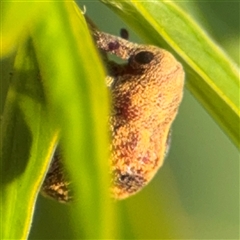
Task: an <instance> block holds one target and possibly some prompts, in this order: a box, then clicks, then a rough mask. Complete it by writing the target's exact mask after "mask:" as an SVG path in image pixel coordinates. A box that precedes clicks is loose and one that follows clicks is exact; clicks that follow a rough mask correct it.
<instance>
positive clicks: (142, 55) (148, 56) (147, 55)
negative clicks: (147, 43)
mask: <svg viewBox="0 0 240 240" xmlns="http://www.w3.org/2000/svg"><path fill="white" fill-rule="evenodd" d="M153 58H154V55H153V53H152V52H149V51H142V52H139V53H137V54H136V56H135V58H134V59H135V61H136V62H137V63H140V64H148V63H150V62H151V61H152V59H153Z"/></svg>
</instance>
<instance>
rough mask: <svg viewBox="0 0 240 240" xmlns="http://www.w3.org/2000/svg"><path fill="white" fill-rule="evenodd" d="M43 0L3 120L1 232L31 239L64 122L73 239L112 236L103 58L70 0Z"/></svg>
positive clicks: (21, 54)
mask: <svg viewBox="0 0 240 240" xmlns="http://www.w3.org/2000/svg"><path fill="white" fill-rule="evenodd" d="M11 4H13V5H14V2H12V3H11ZM39 4H40V5H41V9H42V10H41V11H40V12H37V13H36V16H35V21H34V24H31V22H27V23H28V25H27V26H28V27H27V28H26V29H24V33H23V35H24V36H21V38H22V39H23V40H22V41H19V48H18V52H17V57H16V60H15V65H14V75H13V80H12V81H11V84H10V88H9V91H8V97H7V100H6V103H5V110H4V114H3V123H2V126H1V127H2V128H1V129H3V135H2V146H1V150H2V151H1V152H2V156H1V173H0V174H1V180H2V181H1V203H2V209H4V213H3V218H2V219H1V220H2V229H3V231H2V236H1V237H2V239H8V238H11V239H26V238H27V236H28V233H29V230H30V226H31V221H32V215H33V212H34V206H35V201H36V198H37V195H38V192H39V189H40V186H41V183H42V181H43V180H44V176H45V174H46V171H47V169H48V166H49V164H50V160H51V156H52V153H53V150H54V147H55V146H56V143H57V140H58V132H59V130H58V129H59V128H60V130H61V138H62V147H63V150H64V153H65V158H64V160H65V164H66V168H67V170H68V171H69V174H70V176H71V179H72V182H73V184H74V187H75V188H74V190H75V195H74V197H75V201H74V202H73V203H72V204H71V206H70V209H71V216H72V217H71V219H72V221H71V224H72V226H73V229H74V234H75V236H74V238H76V239H80V238H112V237H114V232H113V231H114V221H113V214H112V213H113V207H112V206H113V203H112V200H111V199H110V197H109V189H108V185H109V173H108V172H109V166H108V160H107V159H108V148H109V147H108V146H109V141H108V130H107V129H108V125H107V116H108V115H109V109H108V106H109V105H108V97H107V89H106V86H105V80H104V78H105V77H104V76H105V75H104V71H103V68H102V65H101V61H100V59H99V56H98V54H97V52H96V50H95V47H94V45H93V43H92V39H91V36H90V34H89V32H88V29H87V25H86V23H85V20H84V18H83V16H82V13H81V12H80V11H79V10H78V8H77V7H76V5H75V4H74V3H73V2H68V3H67V2H51V3H47V2H46V3H43V2H41V3H39ZM12 7H13V8H14V9H15V6H12ZM29 14H30V15H31V14H32V13H29ZM24 15H25V13H24V12H22V14H21V16H19V18H21V17H22V19H21V20H22V21H24V19H25V16H24ZM6 19H9V18H6ZM26 21H27V20H26ZM28 21H30V19H28ZM6 24H7V23H6ZM13 31H15V30H13ZM5 37H7V36H5V35H4V36H3V38H4V39H5ZM12 38H15V34H12ZM24 39H27V41H24ZM12 40H13V39H11V41H12ZM11 41H10V42H11ZM93 66H94V67H93ZM93 229H94V231H93Z"/></svg>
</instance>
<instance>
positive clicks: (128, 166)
mask: <svg viewBox="0 0 240 240" xmlns="http://www.w3.org/2000/svg"><path fill="white" fill-rule="evenodd" d="M90 28H91V29H92V33H93V38H94V40H95V42H96V45H97V47H98V48H99V50H101V51H102V52H103V59H104V60H105V64H106V68H107V70H108V73H109V75H108V76H107V84H108V86H109V87H110V89H111V95H112V114H111V116H110V130H111V131H110V132H111V141H112V142H111V174H112V188H111V192H112V195H113V197H114V198H116V199H123V198H126V197H128V196H131V195H132V194H135V193H136V192H138V191H139V190H141V189H142V188H143V187H144V186H145V185H146V184H147V183H148V182H149V181H150V180H151V179H152V178H153V176H154V175H155V173H156V172H157V170H158V169H159V168H160V167H161V166H162V164H163V161H164V157H165V155H166V153H167V150H168V148H169V139H170V137H169V135H170V129H171V124H172V122H173V120H174V119H175V117H176V114H177V111H178V107H179V104H180V102H181V99H182V95H183V87H184V71H183V68H182V66H181V64H180V63H179V62H178V61H177V60H176V59H175V58H174V57H173V56H172V54H170V53H169V52H167V51H165V50H163V49H160V48H158V47H155V46H149V45H140V44H135V43H131V42H129V41H127V40H125V39H122V38H119V37H116V36H113V35H110V34H106V33H103V32H99V31H97V30H96V29H95V28H94V27H93V26H92V25H90ZM106 53H111V54H114V55H116V56H118V57H120V58H122V59H126V60H127V63H126V64H122V65H120V64H117V63H115V62H111V61H108V60H107V56H106ZM42 192H44V193H45V194H46V195H48V196H50V197H52V198H55V199H57V200H59V201H62V202H67V201H69V200H70V199H71V197H72V196H71V195H70V194H69V187H68V181H66V178H65V177H64V171H63V168H62V164H61V159H60V158H59V157H58V155H57V154H55V156H54V159H53V163H52V166H51V167H50V170H49V172H48V174H47V176H46V179H45V181H44V184H43V187H42Z"/></svg>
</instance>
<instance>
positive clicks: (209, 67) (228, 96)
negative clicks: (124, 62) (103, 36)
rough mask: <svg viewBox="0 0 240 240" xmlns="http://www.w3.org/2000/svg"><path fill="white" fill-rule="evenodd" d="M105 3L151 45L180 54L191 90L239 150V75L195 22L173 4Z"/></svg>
mask: <svg viewBox="0 0 240 240" xmlns="http://www.w3.org/2000/svg"><path fill="white" fill-rule="evenodd" d="M102 2H103V3H105V4H106V5H107V6H108V7H110V8H111V9H113V10H114V11H115V12H116V13H117V14H119V16H120V17H121V18H122V19H123V20H124V21H126V22H127V23H128V24H129V26H131V27H132V28H133V29H134V30H135V31H136V32H137V33H139V34H140V35H141V36H142V37H143V38H144V39H145V40H146V41H147V42H149V43H152V44H155V45H158V46H160V47H163V48H166V49H168V50H170V51H175V52H176V53H177V54H178V56H179V57H180V58H181V62H182V63H183V65H184V68H185V71H186V73H187V75H186V79H187V87H188V88H189V90H190V91H191V92H192V94H193V95H194V96H195V97H196V98H197V99H198V101H199V102H200V103H201V104H202V105H203V106H204V107H205V109H206V110H207V111H208V112H209V114H210V115H211V116H212V117H213V118H214V119H215V121H216V122H217V123H218V124H219V126H220V127H221V128H222V130H223V131H224V132H225V133H226V134H227V135H228V137H229V138H230V139H231V141H232V142H233V143H234V144H235V145H236V146H237V147H238V148H239V147H240V143H239V120H240V109H239V72H238V70H237V69H236V66H235V64H234V63H233V62H232V61H231V60H230V59H229V58H228V57H227V56H226V55H225V54H224V53H223V52H222V51H221V49H220V48H219V47H218V46H217V45H216V44H215V43H214V42H213V41H212V40H211V39H210V38H209V37H208V36H207V34H206V33H205V32H204V31H203V30H202V29H201V28H200V27H199V26H198V25H197V24H196V23H195V22H194V20H193V19H192V18H190V16H188V14H187V13H186V12H184V11H182V10H181V9H180V8H179V7H178V6H177V5H176V4H174V3H173V2H166V1H164V2H162V1H154V2H152V1H151V2H148V1H143V2H142V1H121V2H119V1H110V0H109V1H108V0H102Z"/></svg>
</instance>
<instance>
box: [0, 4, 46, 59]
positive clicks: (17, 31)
mask: <svg viewBox="0 0 240 240" xmlns="http://www.w3.org/2000/svg"><path fill="white" fill-rule="evenodd" d="M41 10H42V5H41V4H38V3H36V2H34V1H26V2H24V1H18V2H14V4H13V2H11V1H2V2H1V18H0V21H1V22H0V23H1V34H2V38H1V44H2V45H1V53H0V54H1V57H6V56H7V55H8V54H10V53H11V52H12V51H13V50H14V49H16V48H17V45H18V42H19V41H18V39H19V37H20V36H21V37H23V36H24V35H25V37H27V27H29V25H32V24H33V22H34V21H35V20H36V18H37V16H38V13H40V12H41ZM26 13H27V14H26Z"/></svg>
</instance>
